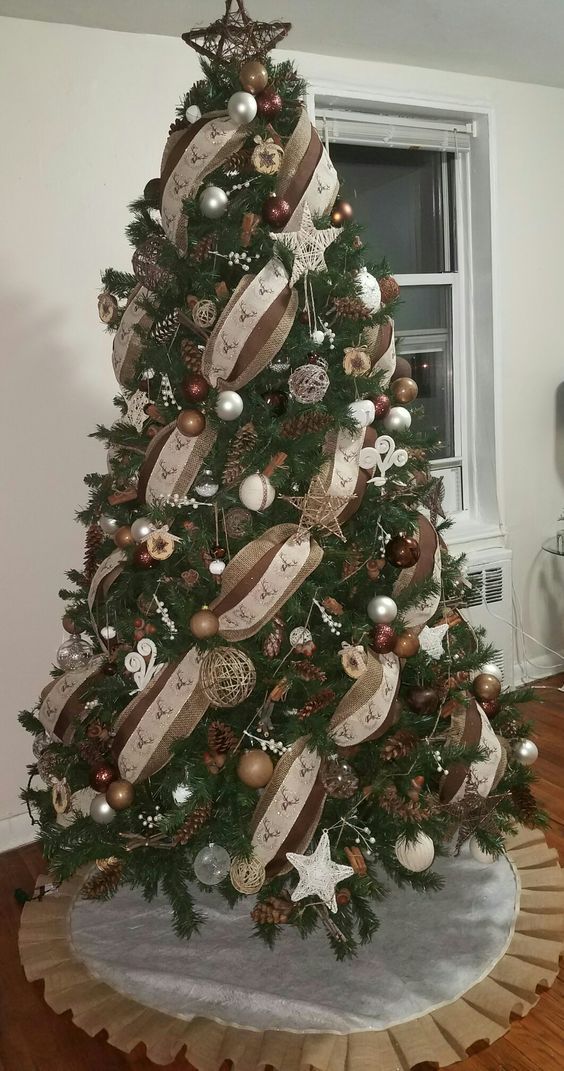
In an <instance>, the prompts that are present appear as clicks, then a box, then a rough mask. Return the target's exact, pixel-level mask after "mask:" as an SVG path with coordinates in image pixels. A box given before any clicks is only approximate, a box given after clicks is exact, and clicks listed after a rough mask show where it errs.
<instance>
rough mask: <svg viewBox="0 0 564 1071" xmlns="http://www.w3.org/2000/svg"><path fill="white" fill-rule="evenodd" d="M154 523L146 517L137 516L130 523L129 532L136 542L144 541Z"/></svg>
mask: <svg viewBox="0 0 564 1071" xmlns="http://www.w3.org/2000/svg"><path fill="white" fill-rule="evenodd" d="M154 527H155V526H154V524H152V522H151V521H150V520H149V519H148V517H137V519H136V520H134V521H133V523H132V525H131V534H132V536H133V538H134V540H135V542H136V543H145V541H146V540H147V539H148V538H149V536H150V534H151V532H152V531H153V528H154Z"/></svg>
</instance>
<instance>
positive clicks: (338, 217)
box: [331, 197, 354, 227]
mask: <svg viewBox="0 0 564 1071" xmlns="http://www.w3.org/2000/svg"><path fill="white" fill-rule="evenodd" d="M353 216H354V212H353V208H352V205H350V204H349V202H348V201H342V200H341V198H340V197H339V198H338V200H336V201H335V204H334V205H333V208H332V210H331V223H332V224H333V226H334V227H342V226H343V224H344V223H347V222H348V221H349V220H351V219H352V218H353Z"/></svg>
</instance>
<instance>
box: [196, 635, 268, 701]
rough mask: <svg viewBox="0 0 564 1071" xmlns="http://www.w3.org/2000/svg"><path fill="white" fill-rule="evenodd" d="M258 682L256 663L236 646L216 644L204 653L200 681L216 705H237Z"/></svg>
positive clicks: (208, 696) (210, 699)
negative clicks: (217, 645) (218, 645)
mask: <svg viewBox="0 0 564 1071" xmlns="http://www.w3.org/2000/svg"><path fill="white" fill-rule="evenodd" d="M256 682H257V674H256V670H255V667H254V665H253V663H252V662H251V659H250V658H249V656H248V655H246V654H244V652H243V651H238V650H237V648H236V647H214V648H212V649H211V650H210V651H208V652H207V654H206V655H205V656H204V659H203V661H202V665H201V668H200V684H201V686H202V688H203V690H204V693H205V695H206V696H207V698H208V699H209V701H210V703H211V705H212V706H213V707H236V706H238V705H239V703H243V702H244V701H245V699H246V698H247V696H249V695H250V694H251V692H252V690H253V688H254V686H255V684H256Z"/></svg>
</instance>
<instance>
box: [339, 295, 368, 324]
mask: <svg viewBox="0 0 564 1071" xmlns="http://www.w3.org/2000/svg"><path fill="white" fill-rule="evenodd" d="M332 304H333V308H334V310H335V312H336V314H337V316H340V317H343V318H345V317H346V319H347V320H369V319H370V317H371V316H372V313H371V312H370V309H368V308H367V307H366V305H365V304H364V302H363V301H361V300H360V298H358V297H342V298H339V297H334V298H333V302H332Z"/></svg>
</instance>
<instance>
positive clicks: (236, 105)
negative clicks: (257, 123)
mask: <svg viewBox="0 0 564 1071" xmlns="http://www.w3.org/2000/svg"><path fill="white" fill-rule="evenodd" d="M227 111H228V112H229V118H230V119H231V121H232V122H233V123H235V126H242V124H243V123H252V121H253V119H254V118H255V117H256V114H257V102H256V100H255V98H254V97H253V94H252V93H245V92H244V91H243V90H241V91H240V92H238V93H234V94H233V96H232V97H230V98H229V100H228V102H227Z"/></svg>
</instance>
